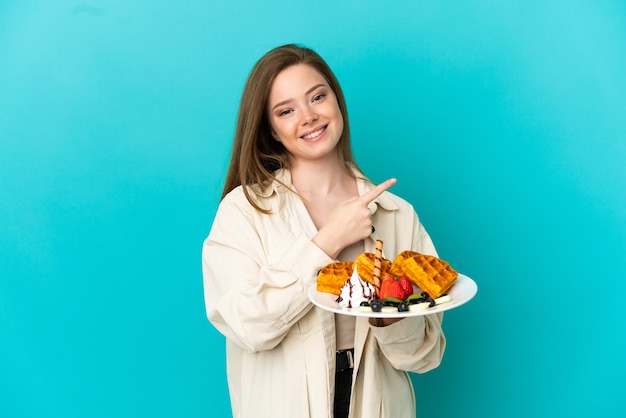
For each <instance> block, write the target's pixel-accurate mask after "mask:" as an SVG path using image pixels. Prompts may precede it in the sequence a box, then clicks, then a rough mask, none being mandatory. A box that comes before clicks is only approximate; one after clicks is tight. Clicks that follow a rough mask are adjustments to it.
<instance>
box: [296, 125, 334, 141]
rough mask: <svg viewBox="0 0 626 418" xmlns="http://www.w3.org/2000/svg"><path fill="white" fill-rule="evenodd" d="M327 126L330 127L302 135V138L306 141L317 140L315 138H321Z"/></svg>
mask: <svg viewBox="0 0 626 418" xmlns="http://www.w3.org/2000/svg"><path fill="white" fill-rule="evenodd" d="M327 126H328V125H325V126H322V127H320V128H319V129H316V130H315V131H313V132H311V133H308V134H306V135H302V136H301V138H302V139H306V140H311V139H315V138H317V137H318V136H320V135H321V134H323V133H324V131H325V130H326V127H327Z"/></svg>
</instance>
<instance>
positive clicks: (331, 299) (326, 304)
mask: <svg viewBox="0 0 626 418" xmlns="http://www.w3.org/2000/svg"><path fill="white" fill-rule="evenodd" d="M316 286H317V285H316V284H314V285H313V286H311V288H310V289H309V299H311V302H313V304H314V305H315V306H318V307H320V308H322V309H324V310H326V311H330V312H334V313H338V314H342V315H352V316H363V317H367V318H406V317H408V316H420V315H430V314H434V313H437V312H443V311H448V310H450V309H454V308H458V307H459V306H461V305H463V304H464V303H466V302H469V301H470V300H471V299H472V298H473V297H474V295H476V292H478V286H477V285H476V282H474V281H473V280H472V279H470V278H469V277H467V276H465V275H463V274H459V277H457V279H456V281H455V282H454V284H453V285H452V287H451V288H450V290H448V295H450V298H451V299H452V300H451V301H450V302H446V303H442V304H441V305H435V306H433V307H431V308H428V309H424V310H422V311H417V312H393V313H385V312H361V311H359V308H358V306H357V307H354V308H344V307H343V306H341V305H339V303H337V302H336V299H337V296H336V295H333V294H331V293H324V292H318V291H317V289H316Z"/></svg>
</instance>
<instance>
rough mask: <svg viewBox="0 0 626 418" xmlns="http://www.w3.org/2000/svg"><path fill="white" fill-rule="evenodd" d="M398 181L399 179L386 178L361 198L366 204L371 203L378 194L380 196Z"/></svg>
mask: <svg viewBox="0 0 626 418" xmlns="http://www.w3.org/2000/svg"><path fill="white" fill-rule="evenodd" d="M396 182H397V180H396V179H395V178H391V179H389V180H385V181H383V182H382V183H380V184H379V185H378V186H376V187H374V188H373V189H372V190H370V191H369V192H367V193H365V194H364V195H363V196H361V198H360V200H361V201H362V202H364V203H365V204H369V203H370V202H372V201H373V200H374V199H376V198H377V197H378V196H380V195H381V194H382V193H383V192H384V191H385V190H387V189H388V188H390V187H391V186H393V185H394V184H396Z"/></svg>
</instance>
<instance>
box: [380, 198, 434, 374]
mask: <svg viewBox="0 0 626 418" xmlns="http://www.w3.org/2000/svg"><path fill="white" fill-rule="evenodd" d="M411 212H412V213H411V217H412V226H413V228H412V237H411V244H410V248H411V249H412V250H413V251H417V252H420V253H423V254H429V255H434V256H437V251H436V250H435V246H434V245H433V242H432V240H431V239H430V236H429V235H428V233H427V232H426V229H425V228H424V227H423V225H422V224H421V223H420V221H419V218H418V216H417V214H416V213H415V211H414V210H413V209H412V208H411ZM442 321H443V313H436V314H432V315H424V316H417V317H409V318H404V319H402V320H401V321H398V322H395V323H393V324H391V325H388V326H386V327H375V326H372V327H371V328H372V331H373V333H374V336H375V337H376V340H377V342H378V345H379V347H380V349H381V351H382V352H383V354H384V355H385V357H386V358H387V359H388V360H389V362H390V363H391V364H392V365H393V367H395V368H396V369H398V370H405V371H412V372H416V373H425V372H427V371H429V370H432V369H434V368H436V367H438V366H439V364H440V363H441V359H442V358H443V353H444V350H445V346H446V338H445V336H444V333H443V330H442V328H441V324H442Z"/></svg>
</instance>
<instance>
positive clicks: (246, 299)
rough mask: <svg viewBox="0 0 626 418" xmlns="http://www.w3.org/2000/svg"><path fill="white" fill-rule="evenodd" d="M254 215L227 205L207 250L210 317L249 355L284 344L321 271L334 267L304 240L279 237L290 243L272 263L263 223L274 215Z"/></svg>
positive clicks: (219, 213)
mask: <svg viewBox="0 0 626 418" xmlns="http://www.w3.org/2000/svg"><path fill="white" fill-rule="evenodd" d="M254 212H255V211H254V209H252V208H251V207H250V208H248V207H246V206H245V205H243V204H242V203H241V202H238V201H237V200H233V199H225V200H223V201H222V203H221V204H220V207H219V208H218V211H217V213H216V216H215V220H214V222H213V226H212V228H211V232H210V234H209V236H208V238H207V239H206V240H205V242H204V245H203V249H202V272H203V283H204V298H205V306H206V313H207V317H208V319H209V321H210V322H211V323H212V324H213V325H214V326H215V327H216V328H217V329H218V330H219V331H220V332H221V333H222V334H223V335H224V336H226V338H228V339H230V340H231V341H233V342H234V343H235V344H237V345H239V346H241V347H242V348H244V349H246V350H248V351H260V350H269V349H272V348H274V347H275V346H276V345H277V344H279V343H280V342H281V341H282V339H283V338H284V336H285V335H286V334H287V333H288V332H289V330H290V329H291V327H292V326H293V325H294V324H295V323H296V322H297V321H298V320H299V319H300V318H302V317H303V316H304V315H305V314H306V313H307V312H308V310H309V309H311V307H312V304H311V302H310V301H309V299H308V295H307V292H308V289H309V287H310V286H311V285H312V284H313V283H315V280H316V274H317V271H319V269H321V268H322V267H323V266H325V265H326V264H328V263H330V262H332V261H333V260H332V259H330V257H328V255H326V253H324V252H323V251H322V250H321V249H319V247H317V246H316V245H315V244H313V243H312V241H311V240H310V239H309V238H308V237H306V236H305V235H304V234H301V235H300V236H289V237H282V236H278V237H275V239H283V240H285V241H287V240H288V241H289V242H285V243H284V245H283V248H285V250H284V251H283V252H282V254H272V255H271V257H270V256H269V255H268V254H267V249H266V248H264V244H263V243H264V240H263V239H262V235H261V234H267V231H265V229H264V228H263V227H259V219H258V216H270V215H262V214H259V213H254ZM273 239H274V238H273ZM270 258H271V259H270Z"/></svg>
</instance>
